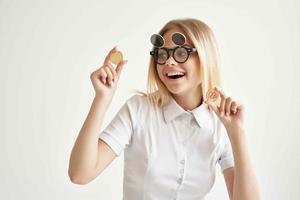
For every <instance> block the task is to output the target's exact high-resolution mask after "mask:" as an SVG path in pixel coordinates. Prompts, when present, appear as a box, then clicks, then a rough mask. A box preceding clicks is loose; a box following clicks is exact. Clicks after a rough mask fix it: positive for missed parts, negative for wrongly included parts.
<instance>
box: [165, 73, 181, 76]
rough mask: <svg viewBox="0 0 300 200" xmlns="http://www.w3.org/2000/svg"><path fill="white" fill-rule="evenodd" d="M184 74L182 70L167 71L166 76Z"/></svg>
mask: <svg viewBox="0 0 300 200" xmlns="http://www.w3.org/2000/svg"><path fill="white" fill-rule="evenodd" d="M175 75H184V73H183V72H168V73H167V76H175Z"/></svg>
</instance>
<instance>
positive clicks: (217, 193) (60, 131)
mask: <svg viewBox="0 0 300 200" xmlns="http://www.w3.org/2000/svg"><path fill="white" fill-rule="evenodd" d="M299 9H300V4H299V1H296V0H264V1H262V0H251V1H250V0H248V1H244V2H242V1H239V0H236V1H234V0H231V1H230V0H229V1H208V0H207V1H200V0H197V1H196V0H195V1H192V0H190V1H188V0H187V1H183V0H181V1H178V0H172V1H162V0H152V1H138V0H136V1H119V2H117V1H102V2H101V1H74V0H73V1H71V0H70V1H58V0H57V1H33V0H31V1H14V0H11V1H9V0H0V92H1V94H0V134H1V137H0V148H1V149H0V162H1V163H0V176H1V181H0V199H5V200H10V199H23V200H27V199H28V200H35V199H36V200H39V199H43V200H47V199H49V200H54V199H55V200H56V199H66V198H68V199H72V200H80V199H95V200H96V199H121V198H122V178H123V155H122V156H121V157H119V158H117V159H116V160H114V161H113V163H112V164H111V165H110V166H109V167H108V168H107V169H106V170H105V171H104V172H103V174H101V175H100V176H99V177H97V178H96V179H95V180H94V181H92V182H91V183H89V184H88V185H75V184H73V183H71V182H70V180H69V178H68V173H67V170H68V162H69V156H70V153H71V149H72V147H73V144H74V142H75V139H76V137H77V134H78V133H79V131H80V128H81V126H82V124H83V122H84V120H85V118H86V115H87V113H88V111H89V108H90V105H91V102H92V100H93V97H94V90H93V86H92V84H91V82H90V79H89V76H90V74H91V73H92V71H94V70H95V69H96V68H97V67H99V66H100V65H101V63H102V62H103V59H104V57H105V55H106V54H107V52H108V51H109V50H110V49H111V48H112V47H113V46H114V45H118V46H119V49H120V50H122V51H123V53H124V55H125V58H126V59H128V60H129V62H128V64H127V65H126V66H125V67H124V70H123V73H122V75H121V78H120V81H119V86H118V89H117V92H116V95H115V97H114V100H113V102H112V103H111V106H110V108H109V110H108V112H107V115H106V118H105V121H104V124H103V127H104V126H106V125H107V123H109V121H110V120H111V119H112V117H113V116H114V114H115V113H116V112H117V111H118V109H119V108H120V107H121V106H122V104H123V103H124V102H125V101H126V99H128V98H129V97H130V96H131V95H132V89H138V90H143V91H144V90H145V88H146V80H147V67H148V62H149V50H150V48H151V44H150V41H149V37H150V36H151V34H152V33H155V32H157V31H158V30H159V29H160V28H161V27H162V26H163V25H164V24H165V23H166V22H167V21H169V20H170V19H173V18H182V17H194V18H198V19H200V20H203V21H204V22H206V23H207V24H208V25H209V26H210V27H211V28H212V29H213V31H214V33H215V35H216V38H217V41H218V43H219V47H220V52H221V57H222V69H221V71H222V75H223V79H224V83H225V84H224V90H225V92H226V93H227V94H228V95H231V96H232V97H233V98H235V99H236V100H239V101H240V102H242V103H243V104H244V106H245V107H246V124H245V126H246V130H247V138H248V143H249V148H250V152H251V157H252V161H253V164H254V167H255V169H256V172H257V176H258V178H259V181H260V183H261V187H262V191H263V196H264V199H272V200H286V199H288V200H297V199H300V190H299V189H298V186H299V184H300V183H299V178H300V172H299V167H300V151H299V150H300V148H299V146H300V142H299V141H300V136H299V135H300V134H299V133H300V132H299V130H298V129H297V124H298V125H299V122H300V121H299V115H300V95H299V94H300V93H299V89H298V88H297V85H299V84H300V81H299V79H297V78H298V76H299V75H300V73H299V72H300V70H299V67H300V60H299V56H300V55H299V52H300V39H299V35H300V14H299V12H298V13H297V11H299ZM99 132H100V130H99ZM226 192H227V191H226V185H225V182H224V179H223V176H222V174H221V172H218V176H217V180H216V183H215V185H214V187H213V190H212V191H211V193H210V195H209V198H208V199H214V200H215V199H220V200H223V199H227V198H225V196H226V197H227V194H226Z"/></svg>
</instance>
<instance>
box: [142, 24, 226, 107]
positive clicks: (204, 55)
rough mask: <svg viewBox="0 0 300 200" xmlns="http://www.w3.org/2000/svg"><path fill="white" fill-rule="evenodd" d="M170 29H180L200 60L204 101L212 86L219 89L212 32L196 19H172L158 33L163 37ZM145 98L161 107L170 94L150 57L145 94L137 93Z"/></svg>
mask: <svg viewBox="0 0 300 200" xmlns="http://www.w3.org/2000/svg"><path fill="white" fill-rule="evenodd" d="M172 28H179V29H181V30H182V31H183V32H184V34H185V36H186V37H187V38H189V39H190V40H191V42H192V44H193V45H194V47H195V48H196V49H197V53H198V56H199V60H200V74H199V76H200V77H201V80H202V83H201V87H202V97H203V100H204V101H205V100H206V95H205V94H206V93H207V91H208V90H209V89H211V88H213V87H214V86H219V87H221V78H220V72H219V50H218V46H217V43H216V39H215V36H214V34H213V32H212V30H211V29H210V28H209V26H208V25H206V24H205V23H204V22H202V21H200V20H198V19H192V18H186V19H174V20H171V21H169V22H168V23H166V24H165V26H164V27H163V28H162V29H161V30H160V31H159V34H160V35H164V34H165V33H166V32H167V31H168V30H170V29H172ZM138 93H139V94H142V95H143V96H146V97H147V99H148V100H149V102H150V103H151V104H152V105H156V106H163V105H165V104H166V103H168V102H169V100H170V97H171V94H170V92H169V91H168V89H167V88H166V86H165V85H164V84H163V83H162V81H161V80H160V78H159V76H158V73H157V69H156V64H155V61H154V59H153V57H152V56H151V58H150V63H149V69H148V82H147V92H146V93H143V92H138Z"/></svg>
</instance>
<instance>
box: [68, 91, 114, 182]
mask: <svg viewBox="0 0 300 200" xmlns="http://www.w3.org/2000/svg"><path fill="white" fill-rule="evenodd" d="M108 105H109V101H108V100H106V99H104V98H101V97H97V96H96V97H95V98H94V100H93V103H92V105H91V108H90V111H89V113H88V116H87V118H86V120H85V122H84V124H83V126H82V128H81V130H80V132H79V135H78V137H77V139H76V142H75V144H74V147H73V150H72V153H71V157H70V163H69V176H70V177H71V178H74V179H76V178H78V177H79V178H78V179H81V178H80V177H87V176H88V174H89V173H91V172H92V170H93V169H95V166H96V163H97V157H98V134H99V131H100V127H101V124H102V121H103V117H104V114H105V112H106V109H107V107H108Z"/></svg>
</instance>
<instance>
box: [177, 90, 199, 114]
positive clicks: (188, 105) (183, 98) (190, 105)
mask: <svg viewBox="0 0 300 200" xmlns="http://www.w3.org/2000/svg"><path fill="white" fill-rule="evenodd" d="M172 96H173V98H174V99H175V101H176V102H177V104H178V105H180V106H181V107H182V108H183V109H184V110H193V109H195V108H197V107H198V106H200V105H201V104H202V88H201V85H200V86H199V87H198V88H197V89H196V91H189V92H186V93H182V94H173V95H172Z"/></svg>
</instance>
